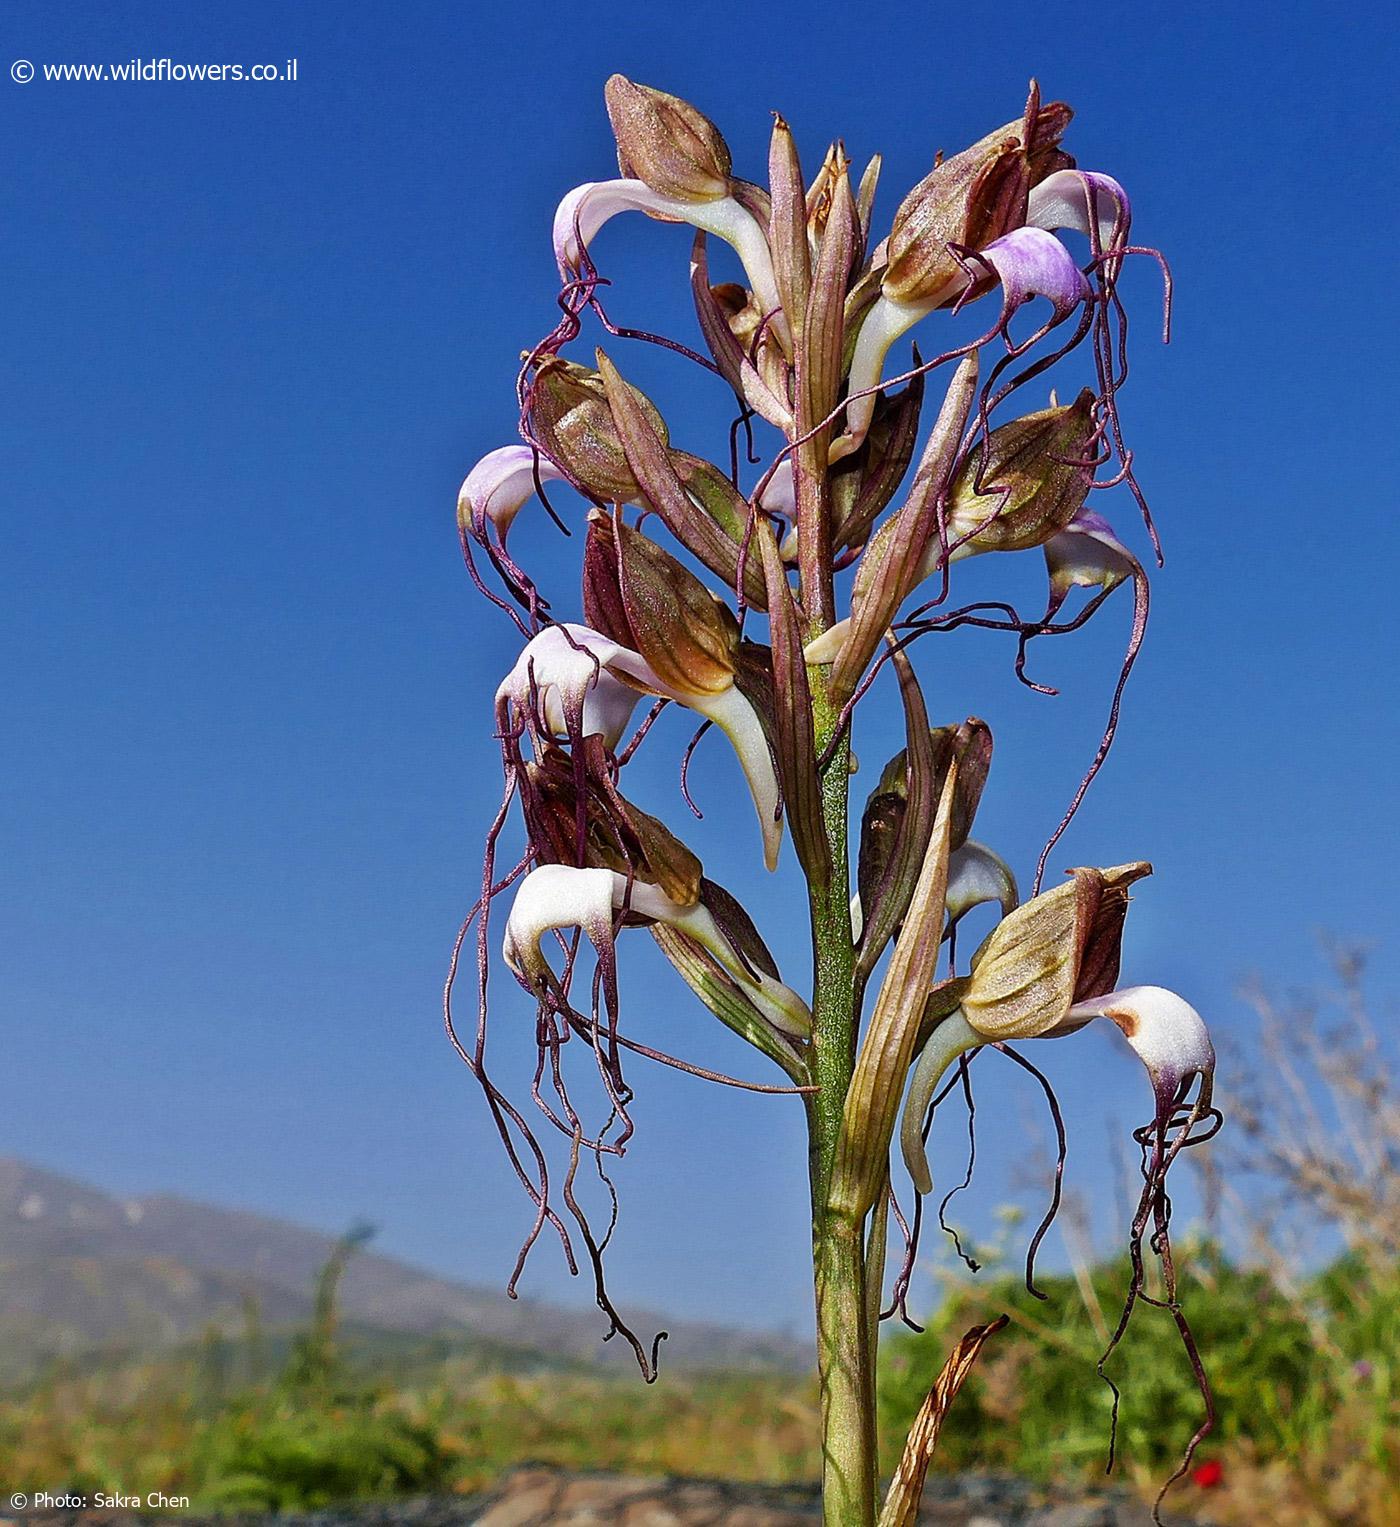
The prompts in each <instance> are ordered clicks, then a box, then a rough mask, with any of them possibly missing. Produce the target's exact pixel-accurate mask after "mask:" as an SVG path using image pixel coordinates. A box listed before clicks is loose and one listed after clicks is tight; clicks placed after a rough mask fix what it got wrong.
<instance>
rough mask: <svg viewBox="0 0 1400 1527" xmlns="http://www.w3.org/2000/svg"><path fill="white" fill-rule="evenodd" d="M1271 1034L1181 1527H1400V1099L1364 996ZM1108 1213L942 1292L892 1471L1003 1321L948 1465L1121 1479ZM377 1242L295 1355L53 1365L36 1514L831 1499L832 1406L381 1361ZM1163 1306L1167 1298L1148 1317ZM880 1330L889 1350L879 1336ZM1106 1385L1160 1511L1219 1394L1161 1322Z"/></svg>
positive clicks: (1247, 1118) (1207, 1269) (898, 1413)
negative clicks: (613, 1484)
mask: <svg viewBox="0 0 1400 1527" xmlns="http://www.w3.org/2000/svg"><path fill="white" fill-rule="evenodd" d="M1335 964H1336V969H1337V974H1338V982H1337V989H1336V991H1335V992H1333V993H1332V994H1330V995H1329V996H1328V997H1326V998H1324V999H1319V1000H1306V1001H1299V1002H1295V1003H1293V1004H1291V1005H1289V1006H1288V1007H1286V1008H1284V1009H1280V1008H1279V1007H1277V1006H1276V1005H1275V1004H1274V1003H1273V1002H1271V1001H1270V1000H1269V999H1268V998H1267V997H1266V996H1265V995H1264V994H1262V993H1259V992H1255V993H1253V994H1252V996H1253V1001H1254V1005H1255V1007H1256V1010H1257V1013H1258V1025H1257V1028H1256V1029H1255V1030H1254V1031H1253V1032H1252V1034H1251V1036H1250V1040H1249V1043H1248V1045H1247V1046H1242V1047H1241V1048H1240V1049H1239V1050H1238V1052H1237V1053H1236V1054H1235V1055H1233V1056H1226V1057H1225V1058H1224V1064H1223V1065H1222V1071H1223V1073H1224V1074H1225V1075H1226V1077H1227V1078H1228V1079H1229V1081H1228V1087H1229V1091H1228V1094H1227V1096H1226V1097H1225V1098H1224V1100H1223V1101H1224V1104H1225V1106H1226V1108H1227V1110H1228V1114H1227V1117H1228V1119H1229V1125H1228V1128H1227V1131H1226V1133H1225V1134H1224V1135H1222V1136H1221V1137H1220V1139H1219V1140H1217V1142H1216V1143H1215V1146H1214V1147H1212V1148H1211V1149H1210V1150H1207V1151H1203V1152H1199V1153H1196V1154H1197V1155H1198V1157H1199V1158H1200V1159H1198V1160H1197V1161H1196V1162H1195V1163H1194V1169H1195V1170H1197V1171H1198V1172H1199V1173H1200V1174H1201V1183H1202V1186H1203V1188H1204V1193H1203V1199H1204V1202H1205V1204H1206V1213H1205V1216H1204V1220H1203V1222H1202V1223H1201V1224H1200V1225H1199V1226H1197V1227H1193V1228H1192V1229H1190V1230H1189V1231H1183V1232H1182V1233H1181V1234H1180V1236H1179V1238H1178V1243H1177V1246H1178V1264H1179V1266H1180V1267H1181V1268H1182V1269H1183V1273H1182V1278H1181V1294H1182V1299H1183V1303H1184V1305H1185V1308H1186V1310H1187V1312H1188V1313H1189V1315H1190V1319H1191V1322H1192V1326H1193V1328H1194V1331H1195V1333H1196V1337H1197V1340H1198V1342H1199V1345H1200V1349H1201V1351H1202V1353H1203V1354H1204V1357H1205V1361H1206V1366H1207V1368H1208V1370H1209V1373H1210V1377H1211V1380H1212V1383H1213V1386H1214V1390H1215V1395H1216V1401H1217V1406H1218V1411H1219V1424H1218V1426H1217V1429H1216V1431H1215V1433H1214V1434H1213V1435H1212V1436H1211V1437H1210V1438H1209V1439H1208V1440H1207V1442H1206V1443H1205V1445H1204V1446H1203V1448H1202V1449H1201V1451H1200V1452H1199V1453H1198V1455H1197V1457H1196V1459H1195V1460H1194V1467H1193V1470H1192V1473H1191V1475H1190V1476H1188V1478H1187V1480H1186V1481H1185V1482H1184V1483H1183V1485H1182V1486H1181V1487H1180V1489H1179V1490H1178V1492H1177V1493H1176V1494H1175V1495H1174V1497H1173V1509H1174V1510H1175V1511H1177V1512H1179V1513H1183V1514H1194V1513H1200V1514H1204V1515H1208V1516H1209V1517H1210V1518H1211V1519H1212V1520H1214V1521H1218V1522H1222V1523H1242V1524H1243V1523H1257V1522H1260V1521H1264V1520H1269V1519H1274V1520H1277V1521H1279V1522H1287V1523H1290V1524H1298V1527H1310V1524H1313V1523H1318V1524H1322V1523H1356V1524H1366V1527H1372V1524H1387V1523H1397V1522H1400V1504H1397V1494H1400V1492H1397V1488H1396V1482H1397V1480H1400V1370H1398V1369H1397V1362H1400V1356H1398V1354H1400V1271H1397V1264H1398V1263H1400V1255H1398V1254H1400V1086H1397V1083H1396V1078H1395V1075H1394V1072H1393V1068H1392V1066H1391V1064H1390V1063H1389V1062H1388V1058H1387V1055H1386V1050H1385V1046H1384V1045H1383V1044H1382V1042H1381V1040H1380V1039H1379V1037H1378V1034H1377V1026H1376V1024H1375V1023H1374V1022H1373V1020H1372V1017H1371V1015H1370V1014H1369V1013H1368V1011H1367V1007H1366V1003H1365V1002H1364V1000H1363V997H1362V989H1361V965H1360V961H1359V959H1357V958H1356V957H1355V956H1353V955H1350V954H1340V955H1338V956H1337V958H1336V960H1335ZM1088 1218H1089V1215H1088V1208H1087V1206H1085V1205H1082V1204H1076V1203H1075V1202H1074V1200H1073V1199H1072V1198H1071V1199H1070V1200H1068V1201H1067V1203H1066V1206H1065V1210H1064V1212H1063V1214H1062V1218H1061V1225H1060V1228H1061V1233H1062V1237H1063V1240H1064V1244H1065V1246H1066V1247H1067V1248H1068V1251H1069V1262H1070V1269H1069V1271H1067V1272H1065V1273H1064V1274H1062V1275H1057V1276H1044V1275H1042V1276H1041V1277H1040V1278H1039V1280H1038V1281H1039V1285H1040V1287H1041V1288H1042V1290H1043V1291H1044V1292H1045V1293H1046V1294H1047V1295H1048V1298H1047V1299H1046V1300H1045V1301H1043V1302H1042V1301H1038V1300H1036V1299H1034V1298H1032V1297H1031V1296H1030V1295H1029V1294H1028V1293H1027V1292H1026V1289H1025V1287H1024V1283H1023V1281H1022V1278H1021V1276H1020V1274H1019V1270H1016V1271H1013V1270H1012V1262H1013V1260H1014V1259H1015V1258H1017V1257H1019V1255H1020V1253H1019V1251H1015V1250H1013V1246H1019V1245H1020V1243H1021V1242H1022V1241H1023V1240H1024V1227H1021V1226H1019V1225H1018V1224H1017V1222H1016V1216H1015V1215H1014V1214H1010V1213H1008V1215H1007V1216H1006V1217H1005V1227H1004V1228H1005V1235H1004V1241H1005V1244H1004V1245H997V1246H991V1247H978V1248H975V1253H976V1255H977V1257H978V1258H979V1260H981V1261H982V1262H983V1263H984V1267H983V1271H982V1273H981V1274H980V1276H978V1277H976V1278H973V1277H971V1276H968V1275H964V1274H961V1273H960V1274H959V1275H957V1276H954V1275H952V1274H949V1275H947V1277H946V1278H945V1279H944V1293H943V1298H942V1300H941V1303H940V1304H939V1307H938V1309H937V1311H936V1313H935V1315H934V1316H933V1318H932V1319H931V1320H930V1322H929V1324H928V1327H927V1329H926V1330H925V1331H924V1332H922V1333H921V1334H916V1333H913V1332H905V1333H903V1334H896V1335H890V1336H888V1337H887V1338H886V1341H885V1343H884V1345H883V1348H882V1372H881V1404H882V1428H883V1443H884V1447H885V1452H886V1458H885V1461H886V1464H887V1466H890V1467H892V1466H893V1462H894V1460H895V1458H896V1457H897V1451H898V1447H899V1442H900V1439H902V1436H903V1432H904V1428H905V1427H906V1426H907V1425H908V1422H909V1420H910V1419H911V1418H912V1415H913V1413H914V1411H915V1410H916V1409H917V1407H918V1405H919V1404H920V1402H921V1401H922V1399H923V1397H924V1394H925V1393H926V1391H927V1388H928V1385H929V1383H930V1381H931V1379H932V1377H933V1375H934V1374H936V1373H937V1371H938V1369H939V1368H940V1366H941V1365H942V1362H943V1359H944V1357H945V1355H946V1354H947V1352H948V1351H949V1350H950V1348H951V1347H952V1346H953V1344H954V1343H955V1342H956V1340H957V1338H958V1337H959V1336H960V1335H961V1334H962V1333H963V1331H965V1330H966V1329H967V1328H968V1327H969V1326H971V1325H973V1324H974V1323H976V1322H979V1321H983V1320H986V1319H988V1318H990V1317H991V1316H993V1315H995V1314H998V1313H1001V1312H1005V1313H1007V1314H1008V1315H1009V1316H1010V1322H1011V1323H1010V1325H1009V1326H1008V1327H1007V1328H1006V1329H1005V1330H1004V1331H1003V1332H1001V1333H1000V1334H999V1335H998V1336H996V1337H995V1338H994V1339H993V1340H992V1342H991V1343H990V1344H989V1345H988V1347H987V1349H986V1351H985V1352H984V1354H983V1357H982V1360H981V1362H980V1364H979V1366H978V1368H977V1369H976V1370H975V1372H974V1375H973V1377H972V1379H971V1380H970V1381H969V1382H968V1384H967V1386H966V1387H965V1389H964V1390H963V1392H962V1394H961V1395H960V1396H959V1398H958V1401H957V1403H956V1404H955V1406H954V1408H953V1410H952V1413H951V1416H950V1418H949V1420H948V1423H947V1426H946V1428H945V1430H944V1433H943V1437H942V1440H941V1443H940V1451H939V1456H938V1460H937V1466H938V1467H940V1468H942V1469H945V1470H952V1469H960V1468H970V1467H976V1468H995V1469H1004V1470H1008V1471H1012V1472H1016V1473H1019V1474H1022V1475H1026V1476H1029V1477H1031V1478H1033V1479H1036V1480H1039V1481H1044V1482H1046V1483H1054V1482H1061V1481H1073V1482H1074V1483H1076V1484H1083V1483H1087V1482H1092V1481H1095V1480H1098V1479H1100V1478H1101V1477H1102V1472H1103V1467H1104V1462H1105V1457H1106V1450H1107V1441H1108V1431H1109V1416H1110V1404H1111V1396H1110V1392H1109V1390H1108V1388H1107V1386H1106V1385H1105V1384H1104V1383H1103V1382H1102V1381H1101V1380H1100V1379H1099V1378H1098V1377H1096V1374H1095V1363H1096V1361H1097V1360H1098V1358H1099V1356H1100V1354H1101V1353H1102V1351H1103V1350H1104V1348H1105V1346H1106V1345H1107V1343H1108V1337H1109V1333H1110V1332H1111V1330H1112V1328H1113V1326H1114V1325H1115V1323H1116V1321H1117V1318H1118V1312H1119V1310H1120V1308H1121V1306H1122V1300H1123V1295H1124V1291H1125V1289H1126V1287H1127V1283H1128V1275H1129V1269H1128V1262H1127V1258H1126V1256H1123V1255H1115V1256H1108V1257H1104V1256H1097V1257H1096V1256H1094V1255H1093V1254H1092V1253H1091V1251H1090V1250H1089V1246H1088V1231H1087V1224H1088ZM365 1238H366V1233H365V1232H363V1231H358V1230H357V1231H354V1232H352V1233H351V1234H349V1235H348V1236H346V1237H345V1239H344V1240H343V1241H342V1242H341V1243H340V1244H339V1246H338V1247H337V1248H336V1251H335V1253H334V1255H333V1256H332V1257H331V1258H330V1260H329V1261H328V1263H327V1264H326V1266H325V1268H324V1269H323V1271H322V1272H321V1275H320V1278H319V1281H318V1285H317V1289H316V1299H315V1305H314V1313H313V1315H312V1317H311V1318H310V1319H309V1321H307V1322H306V1323H305V1325H304V1327H303V1328H301V1329H298V1330H295V1331H292V1332H291V1333H287V1332H277V1331H264V1330H263V1329H262V1328H261V1322H260V1319H259V1311H258V1308H257V1307H256V1305H255V1304H254V1303H252V1302H251V1301H250V1303H249V1306H248V1308H247V1309H246V1311H245V1318H244V1322H243V1330H242V1331H241V1332H240V1333H237V1334H234V1335H229V1334H225V1333H220V1332H218V1331H214V1330H211V1331H210V1332H208V1333H207V1334H206V1336H205V1337H204V1338H203V1339H202V1340H201V1341H199V1342H197V1343H194V1344H186V1345H185V1346H184V1347H183V1348H181V1349H179V1350H178V1351H175V1352H173V1353H170V1354H167V1355H164V1356H161V1357H146V1358H140V1357H133V1356H130V1355H128V1356H126V1357H123V1358H115V1357H114V1358H112V1359H110V1360H109V1361H106V1362H102V1363H99V1364H96V1365H93V1364H91V1363H87V1364H83V1365H81V1366H78V1365H75V1364H72V1363H69V1364H67V1365H57V1366H53V1367H51V1368H50V1369H49V1371H47V1372H45V1373H44V1374H43V1375H41V1376H40V1377H38V1378H31V1379H29V1380H28V1381H26V1382H25V1383H23V1384H22V1385H18V1386H14V1387H12V1388H11V1389H10V1391H9V1392H8V1393H5V1394H4V1395H3V1396H0V1455H2V1456H4V1457H5V1458H6V1459H8V1460H9V1461H10V1467H9V1468H8V1469H7V1470H6V1475H7V1478H9V1479H10V1480H11V1481H12V1483H13V1486H14V1487H16V1488H26V1487H28V1488H46V1489H57V1488H68V1487H71V1488H75V1489H83V1488H87V1489H95V1488H98V1487H106V1488H111V1487H112V1486H113V1485H114V1484H121V1483H126V1484H128V1485H129V1484H130V1482H131V1481H139V1482H140V1488H141V1489H142V1490H143V1491H147V1490H157V1489H160V1490H165V1491H166V1492H167V1493H183V1494H189V1495H191V1496H193V1497H194V1498H195V1503H196V1504H197V1505H199V1506H203V1507H210V1508H226V1509H244V1510H247V1509H285V1508H292V1507H306V1506H316V1505H322V1504H326V1503H328V1502H331V1501H335V1500H340V1499H346V1498H352V1497H366V1496H388V1495H394V1494H400V1493H425V1492H437V1491H442V1492H450V1491H462V1492H468V1491H472V1490H476V1489H480V1488H482V1487H483V1486H486V1485H488V1484H490V1483H491V1481H492V1480H493V1479H494V1478H495V1477H496V1476H497V1475H498V1474H499V1473H500V1472H501V1471H502V1470H503V1469H504V1468H506V1467H508V1466H509V1465H511V1464H513V1463H516V1462H520V1461H524V1460H538V1461H544V1462H551V1463H556V1464H559V1465H563V1466H575V1467H579V1468H590V1469H597V1468H603V1469H616V1470H621V1471H631V1472H646V1473H656V1472H676V1473H686V1474H697V1475H705V1474H710V1475H720V1476H724V1477H727V1478H734V1479H748V1480H761V1481H771V1482H788V1481H794V1480H804V1479H809V1478H812V1477H814V1476H815V1473H816V1458H815V1449H814V1439H815V1411H814V1406H815V1393H814V1389H813V1387H812V1385H811V1384H809V1383H808V1382H807V1381H806V1380H804V1379H801V1378H794V1377H792V1376H791V1375H787V1374H782V1373H777V1372H774V1373H763V1372H757V1373H754V1372H748V1373H704V1372H700V1373H696V1372H691V1373H682V1374H679V1375H677V1374H674V1373H673V1374H671V1375H663V1379H662V1382H661V1383H660V1384H658V1385H656V1386H652V1387H646V1386H644V1385H641V1384H640V1383H638V1382H637V1381H636V1379H635V1375H632V1376H630V1377H611V1376H607V1375H604V1374H601V1373H600V1372H599V1371H598V1369H597V1368H596V1367H595V1366H593V1365H591V1364H589V1363H586V1362H583V1361H579V1362H577V1363H575V1364H570V1363H568V1362H565V1363H563V1364H562V1365H561V1366H558V1367H555V1368H552V1369H550V1370H549V1371H536V1372H531V1371H530V1370H529V1369H528V1367H524V1368H522V1367H521V1366H520V1364H519V1362H518V1361H513V1360H509V1359H508V1358H507V1357H506V1356H505V1355H504V1354H497V1355H496V1356H495V1357H494V1358H493V1353H492V1349H491V1347H490V1346H489V1345H485V1344H477V1345H475V1346H472V1347H471V1348H469V1349H465V1350H464V1349H454V1348H453V1347H452V1346H451V1345H450V1344H446V1343H438V1344H434V1343H433V1342H430V1341H425V1342H423V1343H421V1344H419V1345H418V1346H417V1347H414V1348H408V1347H398V1348H395V1349H393V1350H392V1351H390V1352H386V1351H384V1350H382V1349H378V1350H377V1349H375V1348H374V1346H373V1345H372V1344H366V1343H364V1342H363V1341H360V1340H357V1338H356V1336H355V1333H354V1332H353V1331H343V1330H342V1329H341V1327H340V1325H339V1324H338V1320H337V1297H336V1296H337V1286H338V1284H339V1281H340V1277H341V1274H342V1272H343V1270H344V1268H345V1266H346V1263H347V1261H348V1260H349V1259H350V1258H351V1257H352V1256H353V1255H354V1252H355V1250H356V1248H357V1246H358V1245H359V1244H360V1243H361V1242H362V1241H363V1240H364V1239H365ZM1150 1290H1151V1285H1150V1284H1149V1291H1150ZM886 1329H887V1331H888V1330H889V1327H887V1328H886ZM1109 1372H1110V1374H1111V1375H1112V1376H1113V1378H1114V1379H1115V1381H1116V1382H1117V1384H1118V1385H1119V1387H1120V1389H1121V1391H1122V1395H1123V1399H1122V1410H1121V1415H1120V1421H1119V1433H1118V1437H1119V1454H1120V1464H1119V1468H1120V1473H1121V1477H1123V1478H1124V1479H1126V1480H1128V1481H1130V1482H1131V1483H1132V1484H1134V1485H1135V1486H1137V1487H1139V1488H1140V1489H1141V1490H1142V1491H1143V1492H1144V1493H1145V1494H1146V1495H1148V1496H1151V1495H1153V1494H1155V1493H1156V1488H1157V1487H1158V1486H1159V1485H1160V1483H1161V1481H1162V1480H1163V1479H1164V1478H1166V1476H1167V1475H1168V1474H1170V1473H1171V1471H1172V1470H1173V1469H1174V1468H1175V1466H1176V1464H1177V1462H1178V1460H1179V1458H1180V1455H1181V1450H1182V1447H1183V1445H1184V1443H1185V1441H1186V1440H1187V1439H1188V1438H1189V1436H1190V1435H1191V1433H1192V1431H1193V1430H1194V1428H1195V1426H1196V1425H1197V1423H1198V1421H1199V1418H1200V1414H1201V1407H1200V1396H1199V1394H1198V1393H1197V1389H1196V1383H1195V1380H1194V1377H1193V1374H1192V1371H1191V1367H1190V1364H1189V1362H1188V1360H1187V1358H1186V1355H1185V1353H1184V1352H1183V1349H1182V1346H1181V1342H1180V1340H1179V1338H1178V1336H1177V1333H1176V1330H1175V1328H1174V1326H1173V1324H1172V1321H1171V1318H1170V1316H1169V1315H1168V1314H1167V1312H1165V1311H1163V1310H1159V1309H1154V1308H1152V1307H1151V1306H1143V1307H1141V1308H1140V1309H1139V1311H1138V1313H1137V1315H1136V1316H1135V1318H1134V1320H1133V1323H1132V1325H1131V1327H1130V1329H1129V1332H1128V1335H1127V1337H1126V1338H1125V1340H1124V1341H1123V1343H1122V1344H1121V1346H1120V1347H1119V1348H1118V1350H1117V1351H1116V1352H1115V1354H1114V1356H1113V1357H1112V1359H1111V1361H1110V1364H1109Z"/></svg>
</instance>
